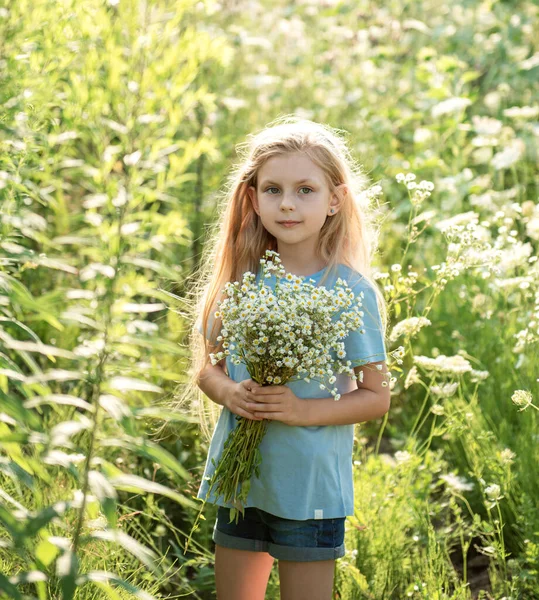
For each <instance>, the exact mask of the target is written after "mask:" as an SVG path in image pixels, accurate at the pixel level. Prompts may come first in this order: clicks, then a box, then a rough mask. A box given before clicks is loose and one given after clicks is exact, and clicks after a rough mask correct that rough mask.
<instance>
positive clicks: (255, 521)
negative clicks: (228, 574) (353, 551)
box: [212, 506, 346, 562]
mask: <svg viewBox="0 0 539 600" xmlns="http://www.w3.org/2000/svg"><path fill="white" fill-rule="evenodd" d="M229 513H230V509H229V508H227V507H225V506H219V508H218V510H217V520H216V521H215V527H214V528H213V537H212V539H213V541H214V542H215V543H216V544H219V546H224V547H225V548H235V549H237V550H250V551H251V552H253V551H254V552H268V553H269V554H270V555H271V556H273V557H274V558H276V559H278V560H293V561H302V562H310V561H315V560H331V559H335V558H341V557H342V556H344V554H345V546H344V522H345V520H346V517H340V518H335V519H307V520H306V521H294V520H291V519H283V518H281V517H276V516H275V515H272V514H270V513H267V512H265V511H263V510H261V509H260V508H256V507H248V508H246V509H245V517H242V515H241V513H240V515H239V520H238V523H237V524H236V523H235V522H234V521H233V522H232V523H229V521H230V516H229Z"/></svg>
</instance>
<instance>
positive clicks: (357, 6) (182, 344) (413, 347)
mask: <svg viewBox="0 0 539 600" xmlns="http://www.w3.org/2000/svg"><path fill="white" fill-rule="evenodd" d="M538 12H539V8H538V6H537V5H536V4H534V3H533V2H531V1H528V2H526V1H523V2H518V1H511V2H509V1H506V2H502V1H495V0H493V1H484V2H479V1H473V0H466V1H464V0H461V1H457V2H449V1H448V0H436V1H433V0H418V1H415V2H402V1H396V0H390V1H387V2H374V1H368V0H354V1H351V0H347V1H337V0H320V1H314V0H297V1H292V0H272V1H271V2H270V1H267V0H261V1H255V0H253V1H247V0H236V1H235V0H223V1H222V2H215V1H212V0H201V1H198V2H193V1H191V0H176V1H172V0H163V1H158V0H155V1H154V0H148V1H140V2H136V1H134V0H133V1H128V0H109V1H108V2H107V1H104V0H85V1H84V2H75V1H74V0H32V1H31V2H30V0H16V1H15V0H4V1H3V2H2V3H1V4H0V203H1V205H0V209H1V210H0V597H2V598H10V599H13V600H20V599H23V598H25V599H28V598H37V599H39V600H49V599H51V600H56V599H63V600H70V599H71V598H77V599H78V600H90V599H101V598H107V599H111V600H125V599H127V598H143V599H149V598H180V597H188V598H197V599H210V598H214V597H215V593H214V589H213V588H214V579H213V546H212V541H211V531H212V528H213V523H214V520H215V512H216V511H215V508H214V507H212V506H210V505H207V508H206V511H205V517H206V520H205V521H202V523H201V527H200V529H198V530H197V531H196V534H195V536H194V539H193V542H192V545H191V547H190V548H189V552H188V553H187V555H184V553H183V551H182V546H183V544H184V542H185V538H186V535H187V534H188V533H189V530H190V528H191V526H192V524H193V521H194V518H195V515H196V512H197V509H198V506H199V502H198V501H195V500H194V499H193V496H194V495H196V491H197V489H198V486H199V483H200V478H201V476H202V470H203V466H204V460H205V457H206V451H207V441H206V440H205V439H204V438H203V437H202V436H201V435H200V433H199V428H198V424H197V423H196V422H194V420H193V418H191V417H189V416H188V415H185V414H175V413H171V412H170V410H169V406H170V403H171V402H172V401H173V399H174V396H175V394H176V392H177V389H178V385H181V383H182V382H184V381H185V380H186V369H187V360H188V356H189V347H188V333H189V329H190V327H191V323H190V322H189V321H188V320H187V319H186V317H185V314H186V313H185V301H184V299H185V298H186V294H188V293H189V281H190V280H189V276H190V275H192V274H193V273H195V272H196V269H197V265H198V262H199V260H200V257H201V252H202V248H203V247H204V240H205V237H206V235H207V233H208V231H210V230H211V227H212V220H213V219H214V217H215V205H216V200H217V195H218V192H219V190H220V189H221V188H222V185H223V182H224V178H225V176H226V174H227V172H228V170H229V169H230V167H231V165H232V163H233V162H234V161H235V159H236V154H235V144H237V143H240V142H243V141H244V139H245V136H246V135H247V134H248V133H250V132H253V131H258V130H259V129H261V128H262V127H264V126H265V125H266V124H267V123H268V122H270V121H271V120H273V119H274V118H276V117H278V116H281V115H283V114H290V113H294V114H298V115H302V116H306V117H308V118H312V119H313V120H316V121H321V122H324V123H328V124H330V125H332V126H334V127H338V128H341V129H343V130H345V131H346V132H347V134H346V135H347V138H348V139H349V143H350V145H351V148H352V151H353V153H354V156H355V157H356V158H357V159H358V160H359V161H360V162H361V163H362V164H363V165H364V167H365V169H366V171H367V172H368V174H369V175H370V177H371V180H372V183H373V184H374V186H375V187H374V191H373V193H375V194H376V196H377V198H378V203H377V205H378V206H379V212H380V227H381V237H380V241H381V243H380V249H379V252H378V254H377V256H376V259H375V265H374V266H375V271H376V272H377V280H378V283H379V285H380V287H381V288H382V289H383V291H384V294H385V297H386V299H387V301H388V304H389V307H390V316H391V327H390V338H389V340H388V350H390V351H391V350H394V349H395V348H397V347H399V346H401V345H402V346H403V347H404V350H405V351H404V353H403V356H402V361H399V362H396V361H392V362H391V364H390V367H391V370H392V373H393V375H394V377H395V378H396V379H395V382H394V386H393V397H392V408H391V410H390V412H389V413H388V415H387V416H386V418H384V419H383V420H380V421H379V422H373V423H369V424H364V425H361V426H359V425H358V426H357V435H356V438H357V444H356V447H355V452H356V455H355V457H354V461H355V462H354V464H355V469H356V471H355V472H356V487H355V494H356V506H355V515H354V516H353V517H349V518H348V519H347V530H346V546H347V549H348V553H347V555H346V557H344V558H343V559H340V560H339V561H337V563H336V578H335V594H334V596H335V598H338V599H344V600H349V599H350V600H352V599H361V600H386V599H397V600H400V599H407V598H412V599H425V600H426V599H428V600H438V599H447V600H449V599H451V600H457V599H459V600H460V599H462V600H464V599H466V600H467V599H471V598H489V599H490V598H494V599H502V598H503V599H505V600H509V599H512V600H516V599H519V600H520V599H522V600H530V599H534V598H539V506H538V502H539V501H538V498H539V477H538V475H539V473H538V468H537V465H538V461H539V450H538V441H539V439H538V431H539V430H538V428H537V420H538V415H537V405H538V404H539V402H538V398H539V385H538V376H539V368H538V367H539V344H538V341H539V264H538V261H537V255H538V247H539V205H538V203H537V189H538V188H537V184H538V177H537V168H536V166H537V159H538V156H537V138H538V135H539V103H538V85H537V81H538V74H539V48H538V44H539V35H538V27H537V23H538ZM401 173H402V174H404V176H405V177H404V178H403V177H401V176H399V174H401ZM422 180H425V181H430V182H432V184H433V190H432V192H431V195H430V197H428V198H424V197H422V196H421V195H420V194H418V193H417V191H416V190H415V189H414V183H416V184H418V183H419V182H420V181H422ZM378 186H379V187H378ZM164 422H168V426H167V428H166V429H165V430H164V431H161V432H160V433H158V432H159V428H160V426H161V425H162V424H163V423H164ZM278 597H279V594H278V572H277V569H276V567H274V570H273V573H272V576H271V580H270V584H269V587H268V592H267V598H268V599H270V600H271V599H277V598H278Z"/></svg>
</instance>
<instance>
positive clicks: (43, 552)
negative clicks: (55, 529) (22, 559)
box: [35, 539, 59, 567]
mask: <svg viewBox="0 0 539 600" xmlns="http://www.w3.org/2000/svg"><path fill="white" fill-rule="evenodd" d="M58 553H59V550H58V547H57V546H55V545H54V544H51V543H50V542H49V540H48V539H43V540H41V541H40V542H39V544H38V545H37V547H36V551H35V557H36V559H37V560H38V561H39V562H40V563H41V564H42V565H43V566H44V567H48V566H49V565H50V564H51V563H52V561H53V560H54V559H55V558H56V557H57V556H58Z"/></svg>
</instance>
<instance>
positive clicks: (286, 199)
mask: <svg viewBox="0 0 539 600" xmlns="http://www.w3.org/2000/svg"><path fill="white" fill-rule="evenodd" d="M294 204H295V201H294V198H293V197H292V194H283V197H282V200H281V208H294Z"/></svg>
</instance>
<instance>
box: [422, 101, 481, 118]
mask: <svg viewBox="0 0 539 600" xmlns="http://www.w3.org/2000/svg"><path fill="white" fill-rule="evenodd" d="M471 103H472V101H471V100H470V99H469V98H448V99H447V100H442V102H438V104H436V105H434V106H433V107H432V109H431V115H432V116H433V117H435V118H436V117H440V116H442V115H447V114H451V113H456V112H460V111H462V110H464V109H465V108H466V107H467V106H469V105H470V104H471Z"/></svg>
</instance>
